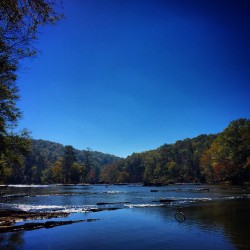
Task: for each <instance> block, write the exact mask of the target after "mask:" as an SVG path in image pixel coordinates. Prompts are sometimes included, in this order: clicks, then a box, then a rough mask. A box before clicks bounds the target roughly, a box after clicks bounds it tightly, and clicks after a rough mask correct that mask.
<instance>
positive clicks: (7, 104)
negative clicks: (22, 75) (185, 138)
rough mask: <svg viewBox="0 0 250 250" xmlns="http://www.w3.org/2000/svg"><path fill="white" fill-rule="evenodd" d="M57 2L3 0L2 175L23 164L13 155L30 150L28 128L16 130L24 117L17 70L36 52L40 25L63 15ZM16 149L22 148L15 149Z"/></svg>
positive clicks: (0, 47)
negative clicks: (58, 11) (15, 131)
mask: <svg viewBox="0 0 250 250" xmlns="http://www.w3.org/2000/svg"><path fill="white" fill-rule="evenodd" d="M56 2H57V1H54V0H51V1H49V0H8V1H6V0H0V142H1V143H0V173H1V174H3V173H4V172H6V171H4V168H5V167H6V166H7V167H8V168H9V167H10V166H14V165H13V164H14V163H17V162H18V165H22V163H21V161H20V160H19V161H17V160H16V159H14V158H15V157H16V158H18V153H21V154H23V153H26V152H27V149H28V144H27V142H28V138H29V135H28V133H27V131H26V130H25V131H22V132H20V133H19V134H18V133H14V132H13V131H14V128H15V127H16V126H17V123H18V120H19V119H20V118H21V116H22V114H21V112H20V110H19V108H18V107H17V104H16V102H17V100H18V99H19V93H18V88H17V86H16V79H17V70H18V66H19V61H20V60H21V59H23V58H26V57H30V56H33V55H35V53H36V52H37V50H36V49H35V48H34V46H33V45H32V42H33V41H34V40H35V39H36V38H37V31H38V28H39V27H40V26H42V25H46V24H55V23H56V22H57V21H58V20H59V19H60V18H61V17H62V15H61V14H58V13H57V12H56V11H55V9H56V8H55V6H56ZM17 138H18V139H17ZM14 143H15V146H14ZM14 148H15V149H16V148H18V149H19V150H15V151H13V149H14ZM14 156H15V157H14ZM19 159H20V158H19ZM12 160H13V161H12ZM10 161H11V162H10ZM10 163H11V164H10ZM15 166H16V164H15ZM10 170H11V169H10ZM12 170H13V169H12ZM7 172H8V173H10V172H11V171H7ZM12 172H13V171H12Z"/></svg>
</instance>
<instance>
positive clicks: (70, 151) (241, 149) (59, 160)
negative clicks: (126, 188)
mask: <svg viewBox="0 0 250 250" xmlns="http://www.w3.org/2000/svg"><path fill="white" fill-rule="evenodd" d="M25 144H26V147H25V151H23V152H21V151H20V150H17V149H18V148H17V149H16V150H13V152H14V153H13V154H12V157H11V158H9V160H8V161H5V164H4V166H3V167H2V168H1V169H0V183H2V184H10V183H13V184H21V183H25V184H51V183H64V184H74V183H75V184H76V183H144V184H145V185H167V184H174V183H227V184H243V183H247V182H250V120H248V119H238V120H235V121H232V122H231V123H230V124H229V125H228V127H227V128H225V129H224V131H223V132H221V133H218V134H211V135H206V134H203V135H199V136H197V137H195V138H192V139H189V138H187V139H184V140H179V141H176V142H175V143H174V144H164V145H162V146H161V147H159V148H157V149H155V150H150V151H146V152H142V153H134V154H132V155H130V156H128V157H127V158H119V157H116V156H113V155H110V154H104V153H100V152H96V151H92V150H91V149H89V148H88V149H86V150H77V149H74V148H73V147H72V146H70V145H68V146H63V145H61V144H59V143H54V142H50V141H45V140H31V139H30V140H29V139H26V141H25Z"/></svg>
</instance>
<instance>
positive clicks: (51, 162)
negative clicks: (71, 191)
mask: <svg viewBox="0 0 250 250" xmlns="http://www.w3.org/2000/svg"><path fill="white" fill-rule="evenodd" d="M16 157H18V158H19V159H20V161H19V163H18V164H15V162H13V163H12V164H10V165H7V166H5V167H4V168H3V169H2V171H0V183H5V184H10V183H12V184H24V183H25V184H51V183H64V184H69V183H80V182H81V183H83V182H84V183H98V182H99V181H100V173H101V169H102V168H103V166H104V165H107V164H111V163H113V162H115V161H117V160H119V159H120V158H119V157H116V156H113V155H110V154H104V153H101V152H97V151H93V150H91V149H90V148H87V149H86V150H77V149H75V148H73V147H72V146H70V145H68V146H65V147H64V146H63V145H62V144H59V143H55V142H50V141H45V140H31V141H30V146H29V150H28V151H27V152H25V154H24V155H22V154H20V153H18V152H17V156H16Z"/></svg>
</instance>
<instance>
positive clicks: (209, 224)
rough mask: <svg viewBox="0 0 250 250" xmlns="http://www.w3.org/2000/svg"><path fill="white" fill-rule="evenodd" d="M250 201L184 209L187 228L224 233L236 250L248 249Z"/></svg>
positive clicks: (249, 244)
mask: <svg viewBox="0 0 250 250" xmlns="http://www.w3.org/2000/svg"><path fill="white" fill-rule="evenodd" d="M249 211H250V200H227V201H216V202H208V203H206V204H201V205H197V206H190V207H185V208H184V213H185V214H186V217H187V219H188V220H187V222H186V223H187V226H194V225H196V226H198V227H200V228H201V229H203V230H207V231H211V230H213V231H214V230H216V231H221V233H222V232H224V234H226V235H227V236H228V237H229V238H230V239H231V242H232V243H233V244H234V245H235V246H236V247H237V248H238V249H250V237H249V224H250V216H249Z"/></svg>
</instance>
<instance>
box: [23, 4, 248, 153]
mask: <svg viewBox="0 0 250 250" xmlns="http://www.w3.org/2000/svg"><path fill="white" fill-rule="evenodd" d="M63 13H64V14H65V16H66V18H65V19H64V20H62V21H61V22H60V23H59V24H58V25H56V26H53V27H44V28H43V29H41V33H40V34H39V40H38V41H37V42H36V44H35V46H36V47H37V48H38V49H39V50H40V51H41V52H40V53H39V54H38V56H37V57H36V58H35V59H32V60H26V61H25V62H23V63H22V69H21V72H20V74H19V80H18V86H19V88H20V94H21V100H20V102H19V106H20V108H21V110H22V111H23V113H24V118H23V119H22V121H21V122H20V127H21V128H22V127H26V128H28V129H30V130H31V131H32V136H33V138H35V139H45V140H50V141H54V142H59V143H62V144H64V145H72V146H73V147H75V148H77V149H86V148H87V147H90V148H92V149H93V150H96V151H101V152H104V153H111V154H114V155H117V156H123V157H125V156H127V155H130V154H132V153H133V152H142V151H145V150H149V149H155V148H157V147H159V146H161V145H162V144H164V143H173V142H175V141H176V140H181V139H184V138H187V137H189V138H192V137H195V136H198V135H199V134H204V133H206V134H210V133H218V132H220V131H222V130H223V129H224V128H225V127H226V126H227V125H228V123H229V122H230V121H232V120H235V119H238V118H248V119H249V118H250V1H249V0H234V1H232V0H231V1H230V0H209V1H200V0H188V1H186V0H73V1H72V0H64V9H63Z"/></svg>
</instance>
